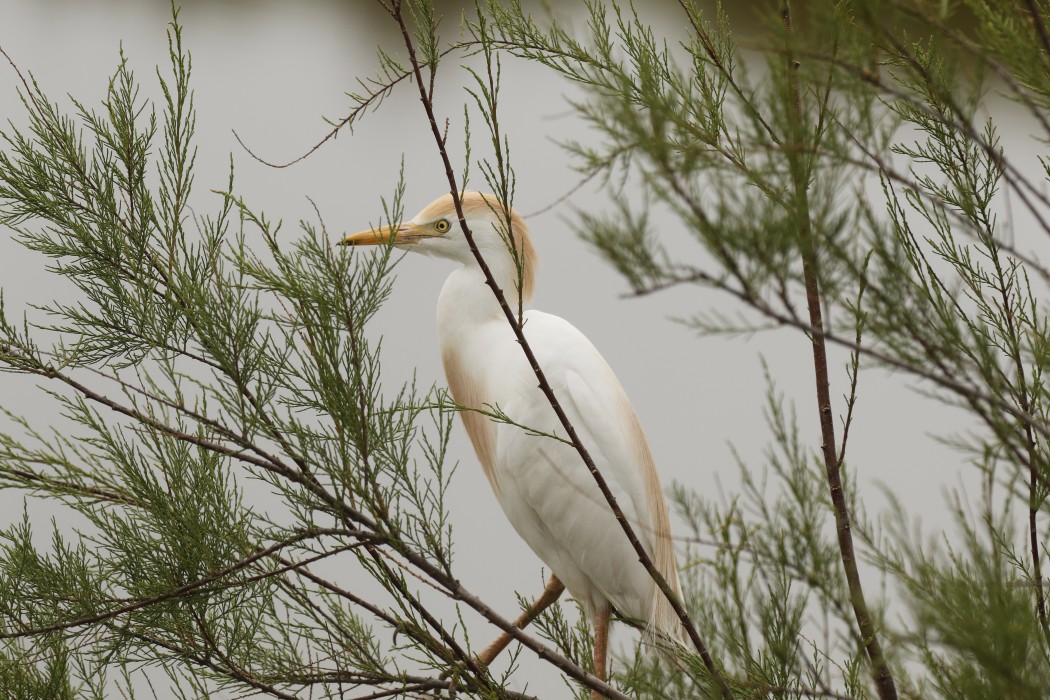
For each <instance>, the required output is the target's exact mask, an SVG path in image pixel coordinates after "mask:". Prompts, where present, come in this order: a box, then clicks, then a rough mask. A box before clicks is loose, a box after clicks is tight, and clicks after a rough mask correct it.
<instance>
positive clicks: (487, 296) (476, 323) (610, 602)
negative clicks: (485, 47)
mask: <svg viewBox="0 0 1050 700" xmlns="http://www.w3.org/2000/svg"><path fill="white" fill-rule="evenodd" d="M462 209H463V216H464V219H465V221H466V224H467V227H468V228H469V229H470V231H471V233H472V235H473V238H474V241H475V243H476V245H477V247H478V249H479V251H480V252H481V255H482V257H483V258H484V259H485V262H486V264H487V265H488V267H489V269H490V270H491V272H492V275H493V277H494V279H495V281H496V283H497V285H498V286H499V287H500V289H502V290H503V292H504V294H505V295H506V297H507V301H508V303H509V304H510V305H511V307H512V308H513V309H515V311H516V310H517V308H518V305H517V302H518V290H519V289H520V291H521V301H522V302H523V303H524V305H525V308H527V309H528V310H526V311H525V313H524V333H525V337H526V339H527V340H528V343H529V345H530V346H531V347H532V350H533V352H534V353H535V355H536V358H537V360H538V362H539V365H540V367H541V368H542V369H543V372H544V373H545V374H546V377H547V380H548V381H549V383H550V385H551V387H552V388H553V390H554V394H555V396H556V397H557V398H558V400H559V401H560V403H561V405H562V407H563V408H564V410H565V413H566V414H567V415H568V417H569V419H570V421H571V422H572V424H573V426H574V427H575V429H576V432H577V434H578V436H579V438H580V440H581V441H582V443H583V445H584V446H585V447H586V448H587V450H588V451H589V452H590V454H591V456H592V458H593V459H594V462H595V464H596V466H597V467H598V469H599V470H600V472H601V474H602V475H603V477H604V478H605V480H606V481H607V482H608V485H609V488H610V489H611V490H612V492H613V494H614V496H615V497H616V500H617V501H618V503H619V505H620V508H621V509H622V511H623V513H624V515H625V516H626V517H627V520H628V522H629V523H630V524H631V526H632V528H633V529H634V531H635V533H636V534H637V536H638V538H639V540H640V541H641V543H642V545H643V547H644V548H645V551H646V553H647V554H648V555H649V557H650V559H651V560H652V561H653V563H654V564H655V566H656V569H657V570H658V571H659V572H660V573H661V574H662V576H663V577H664V579H665V580H666V581H667V582H668V584H669V585H670V587H671V588H672V590H674V591H675V593H676V594H677V595H678V596H679V599H681V591H680V588H679V584H678V573H677V570H676V568H675V562H674V549H673V546H672V541H671V528H670V522H669V519H668V514H667V503H666V501H665V500H664V495H663V491H662V489H661V486H660V477H659V475H658V474H657V471H656V466H655V465H654V463H653V457H652V453H651V451H650V449H649V444H648V441H647V440H646V437H645V433H644V432H643V430H642V427H641V424H640V423H639V421H638V417H637V416H636V415H635V412H634V408H633V407H632V406H631V403H630V401H629V400H628V398H627V394H626V393H625V392H624V389H623V387H622V386H621V385H620V382H619V380H617V378H616V375H615V374H614V373H613V371H612V369H611V368H610V367H609V365H608V364H607V363H606V361H605V359H604V358H603V357H602V356H601V354H600V353H599V352H598V350H597V349H596V348H595V347H594V345H592V344H591V342H590V341H589V340H588V339H587V338H586V336H584V335H583V333H581V332H580V331H579V330H577V329H576V328H575V327H574V326H572V325H571V324H570V323H569V322H567V321H565V320H564V319H561V318H559V317H557V316H552V315H551V314H546V313H543V312H541V311H537V310H535V309H529V308H528V304H529V301H530V300H531V299H532V295H533V285H534V280H535V273H536V253H535V250H534V248H533V245H532V242H531V241H530V239H529V233H528V229H527V227H526V226H525V222H524V221H523V220H522V219H521V217H520V216H518V214H517V213H514V212H513V211H512V212H511V214H510V216H509V217H508V216H507V214H506V212H505V209H504V208H503V206H502V205H501V204H500V203H499V200H498V199H497V198H496V197H495V196H493V195H490V194H481V193H478V192H466V193H464V194H463V196H462ZM508 220H509V236H508V235H507V233H508ZM343 243H344V244H346V245H376V244H384V243H390V244H392V245H394V246H397V247H399V248H404V249H406V250H410V251H413V252H417V253H424V254H426V255H431V256H435V257H441V258H448V259H450V260H452V261H454V262H457V263H459V264H460V265H461V267H459V268H458V269H457V270H455V271H454V272H453V273H452V274H451V275H450V276H449V278H448V280H447V281H446V282H445V286H444V287H443V288H442V290H441V295H440V296H439V297H438V305H437V328H438V340H439V343H440V346H441V359H442V362H443V364H444V367H445V376H446V378H447V380H448V386H449V390H450V391H451V393H452V397H453V399H455V401H456V403H457V404H459V405H460V406H462V407H464V409H466V410H463V411H461V412H460V416H461V417H462V418H463V424H464V426H465V427H466V430H467V434H468V435H469V436H470V440H471V442H472V443H473V445H474V450H475V452H476V453H477V456H478V460H479V461H480V462H481V466H482V469H483V470H484V472H485V476H486V477H488V480H489V483H490V484H491V486H492V490H493V491H494V492H495V495H496V498H497V499H498V501H499V504H500V506H502V508H503V512H504V513H505V514H506V516H507V519H508V520H510V522H511V525H513V526H514V529H515V530H516V531H517V532H518V534H519V535H520V536H521V537H522V539H524V540H525V542H526V543H527V544H528V545H529V547H531V548H532V551H533V552H535V553H536V555H537V556H538V557H539V558H540V559H542V560H543V562H544V563H545V564H546V565H547V566H548V567H550V570H551V571H552V572H553V574H554V577H552V580H551V583H550V584H549V585H548V588H547V590H546V591H545V593H544V596H543V597H542V598H541V599H540V601H538V602H537V604H536V605H534V607H533V609H532V610H531V611H530V613H531V615H530V614H529V613H526V614H525V615H523V616H522V618H519V620H518V622H517V624H519V625H520V626H524V625H525V624H528V622H529V621H530V620H531V619H532V617H534V616H535V614H538V612H539V609H542V607H546V605H549V604H550V603H551V602H553V601H554V600H555V599H557V597H558V595H559V594H560V593H561V588H562V587H561V584H559V583H558V580H560V581H561V583H564V587H565V588H567V589H568V590H569V593H570V594H571V595H572V596H573V597H574V598H576V599H577V600H578V601H579V602H580V603H582V605H583V608H584V612H585V614H586V615H587V617H588V618H589V619H590V620H591V622H592V623H593V625H594V629H595V646H594V667H595V673H596V675H598V676H599V677H600V678H601V679H602V680H605V679H606V676H607V674H606V657H607V644H608V624H609V613H610V609H611V608H615V609H616V610H617V611H618V612H619V613H620V614H621V615H622V616H625V617H628V618H633V619H636V620H639V621H641V623H642V624H643V625H645V626H646V627H647V629H648V632H649V633H650V635H654V636H655V635H664V636H666V637H669V638H671V639H673V640H678V639H681V638H682V628H681V624H680V622H679V620H678V617H677V616H676V614H675V612H674V610H673V608H672V607H671V605H670V604H669V603H668V601H667V599H666V598H665V597H664V595H663V594H662V592H661V591H660V589H659V588H658V587H657V586H656V584H655V583H654V582H653V580H652V578H651V577H650V576H649V574H648V572H647V571H646V570H645V568H644V567H643V566H642V564H641V563H640V561H639V557H638V555H637V553H636V552H635V550H634V548H633V547H632V546H631V544H630V542H629V541H628V539H627V536H626V535H625V533H624V532H623V530H622V528H621V527H620V525H619V524H618V523H617V522H616V520H615V517H614V515H613V513H612V510H611V508H610V507H609V505H608V504H607V502H606V500H605V498H604V497H603V495H602V493H601V491H600V490H599V488H598V486H597V484H596V483H595V480H594V477H593V476H592V475H591V474H590V472H589V471H588V469H587V467H586V465H585V464H584V463H583V461H582V459H581V458H580V455H579V454H578V453H577V452H576V450H575V449H574V448H573V447H572V446H571V445H568V444H566V443H565V442H562V441H559V440H554V439H551V438H550V437H542V436H538V435H537V434H536V433H547V434H548V435H549V434H557V435H562V436H564V434H565V431H564V430H563V429H562V426H561V423H560V422H559V420H558V418H557V416H556V415H555V413H554V411H553V409H552V408H551V406H550V403H549V401H548V400H547V398H546V397H545V396H544V394H543V393H542V392H541V391H540V389H539V388H538V387H537V381H536V376H535V374H534V373H533V370H532V369H531V367H530V366H529V363H528V361H527V360H526V357H525V354H524V353H523V352H522V348H521V347H520V346H519V344H518V342H517V340H516V338H515V335H514V332H513V329H512V328H511V326H510V324H509V323H508V321H507V318H506V316H505V314H504V313H503V311H502V310H501V308H500V306H499V304H498V302H497V300H496V298H495V296H494V295H493V293H492V291H491V290H490V289H489V288H488V287H487V286H486V284H485V277H484V274H483V273H482V269H481V267H480V266H479V264H478V262H477V260H476V259H475V258H474V255H473V254H472V253H471V251H470V248H469V246H468V244H467V240H466V237H465V236H464V234H463V232H462V229H461V227H460V224H459V217H458V215H457V214H456V209H455V205H454V202H453V199H452V196H451V195H448V194H446V195H444V196H442V197H439V198H438V199H436V200H434V201H433V202H431V203H430V204H429V205H427V206H426V207H425V208H424V209H423V210H422V211H421V212H419V214H417V215H416V216H415V218H413V219H412V220H411V221H408V222H404V223H402V224H401V225H400V226H398V227H397V228H396V229H391V227H381V228H377V229H372V230H369V231H362V232H360V233H355V234H351V235H349V236H347V237H346V238H345V239H344V240H343ZM470 409H476V410H470ZM494 410H498V412H500V413H501V414H503V415H504V416H506V417H507V418H509V419H510V420H511V421H513V423H515V424H517V425H513V424H510V423H509V422H507V421H506V420H503V421H499V420H494V419H492V418H491V417H490V416H491V414H492V413H493V412H494ZM482 411H483V412H484V413H482ZM485 414H489V415H485ZM520 426H527V427H528V428H530V429H532V430H531V431H529V430H525V429H523V428H522V427H520ZM540 606H542V607H540ZM537 608H538V609H537ZM507 641H509V637H506V636H505V637H504V638H501V640H497V641H496V642H494V643H493V645H492V646H491V647H490V648H489V649H487V650H486V651H485V652H483V654H482V655H481V657H480V658H481V659H482V660H483V661H484V662H486V663H487V662H490V661H491V658H492V657H494V656H495V654H496V653H498V652H499V650H500V649H502V648H503V646H505V645H506V643H507Z"/></svg>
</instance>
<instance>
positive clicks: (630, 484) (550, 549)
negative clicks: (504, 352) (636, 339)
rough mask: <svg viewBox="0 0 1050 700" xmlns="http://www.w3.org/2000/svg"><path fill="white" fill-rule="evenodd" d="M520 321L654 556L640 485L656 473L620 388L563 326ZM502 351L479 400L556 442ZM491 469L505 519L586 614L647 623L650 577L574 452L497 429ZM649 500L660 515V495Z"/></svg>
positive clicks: (523, 373) (533, 394)
mask: <svg viewBox="0 0 1050 700" xmlns="http://www.w3.org/2000/svg"><path fill="white" fill-rule="evenodd" d="M526 318H527V320H526V324H525V330H526V336H527V338H528V340H529V343H530V345H531V346H532V348H533V351H534V352H535V353H536V356H537V359H538V361H539V363H540V366H541V367H542V368H543V370H544V372H545V374H546V376H547V379H548V380H549V382H550V384H551V386H552V388H553V389H554V392H555V394H556V396H557V397H558V399H559V401H560V402H561V404H562V407H563V409H564V410H565V412H566V414H567V415H568V418H569V420H570V421H571V422H572V424H573V426H574V427H575V429H576V432H577V434H578V436H579V438H580V440H581V441H582V442H583V444H584V446H585V447H586V448H587V450H588V451H589V452H590V454H591V457H592V458H593V460H594V462H595V465H596V466H597V467H598V469H599V471H600V472H601V473H602V475H603V477H604V478H605V481H606V482H607V483H608V485H609V488H610V490H611V491H612V493H613V495H614V496H615V497H616V500H617V502H618V504H619V506H620V508H621V510H622V511H623V513H624V515H625V516H626V517H627V519H628V521H629V522H630V523H631V525H632V527H633V529H634V531H635V532H636V533H637V535H638V537H639V539H640V540H641V542H642V543H643V546H644V547H645V549H646V550H647V552H648V553H649V555H650V557H653V556H654V553H655V552H656V544H657V539H658V534H657V533H656V532H654V523H658V520H657V519H656V518H655V517H654V513H653V497H652V494H651V490H652V485H651V484H649V485H648V486H647V482H646V480H647V478H655V476H649V475H647V474H646V468H647V466H646V465H648V468H649V469H650V470H651V457H650V456H649V449H648V445H647V444H645V438H644V435H643V434H642V433H641V430H640V428H639V427H638V422H637V418H636V417H635V415H634V410H633V408H632V407H631V405H630V403H629V401H628V400H627V397H626V394H625V393H624V391H623V388H622V387H621V385H620V383H619V381H618V380H617V378H616V376H615V375H614V374H613V372H612V370H611V369H610V368H609V366H608V364H607V363H606V362H605V360H604V358H602V356H601V354H600V353H599V352H598V351H597V349H595V347H594V346H593V345H592V344H591V343H590V341H589V340H587V338H586V337H585V336H584V335H583V334H582V333H580V332H579V331H578V330H577V329H576V328H575V327H573V326H572V325H571V324H569V323H568V322H567V321H565V320H563V319H561V318H558V317H556V316H551V315H549V314H544V313H541V312H537V311H530V312H528V314H527V317H526ZM500 346H502V347H506V346H505V345H504V344H500ZM489 347H490V348H491V347H493V346H491V345H490V346H489ZM509 350H510V351H513V352H512V353H509V354H508V356H506V357H502V358H499V360H500V362H496V363H493V364H495V365H500V367H499V370H498V371H497V372H496V373H495V374H494V375H490V377H489V378H488V382H487V384H488V387H487V388H488V389H490V391H491V393H490V392H486V393H487V394H488V395H489V396H492V397H493V398H495V399H496V402H497V404H498V405H499V407H500V409H502V410H503V411H504V412H505V413H506V414H507V415H508V416H509V417H510V418H511V419H512V420H514V421H515V422H517V423H519V424H522V425H526V426H530V427H532V428H535V429H537V430H540V431H543V432H548V433H554V434H557V435H560V436H563V437H564V435H565V432H564V430H563V429H562V428H561V425H560V423H559V421H558V420H557V417H556V415H555V414H554V412H553V410H552V409H551V408H550V405H549V403H548V402H547V400H546V398H545V397H544V396H543V395H542V393H541V392H540V390H539V389H538V388H537V387H536V379H535V376H534V375H533V374H532V370H531V369H530V368H529V367H528V365H527V364H526V363H525V362H524V360H523V359H521V360H517V359H516V358H515V355H514V353H516V357H517V358H521V357H522V353H521V350H520V348H518V347H517V346H516V344H515V345H514V346H513V347H510V348H509ZM639 443H640V444H639ZM646 460H648V462H646ZM494 470H495V472H496V478H497V479H498V482H499V493H498V496H499V499H500V502H501V505H502V506H503V508H504V511H505V512H506V514H507V517H508V518H509V519H510V521H511V523H512V524H513V525H514V527H515V529H516V530H517V531H518V533H519V534H520V535H521V536H522V538H523V539H525V541H526V542H527V543H528V544H529V545H530V547H532V549H533V551H535V552H536V554H537V555H538V556H539V557H540V558H541V559H543V560H544V562H545V563H546V564H547V565H548V566H550V568H551V570H552V571H553V572H554V573H555V574H556V575H557V576H558V578H560V579H561V580H562V582H563V583H564V584H565V585H566V587H567V588H568V589H569V592H570V593H572V594H573V596H574V597H576V598H577V599H579V600H580V601H581V602H583V603H584V605H585V607H586V608H587V609H588V612H589V613H592V612H593V611H594V608H595V607H596V606H601V605H604V600H606V599H607V600H609V601H610V602H612V604H613V605H614V606H616V608H617V609H618V610H619V611H620V612H621V613H622V614H625V615H628V616H631V617H635V618H640V619H643V620H649V619H650V618H651V615H652V583H651V580H650V578H649V575H648V574H647V572H646V571H645V569H644V568H643V567H642V565H641V564H640V563H639V561H638V556H637V554H636V553H635V551H634V549H633V547H632V546H631V544H630V542H629V541H628V539H627V537H626V535H625V534H624V532H623V530H622V528H621V527H620V525H619V524H618V523H617V522H616V520H615V518H614V516H613V514H612V511H611V509H610V508H609V506H608V504H607V502H606V500H605V498H604V496H603V495H602V493H601V491H600V490H599V488H598V486H597V484H596V483H595V481H594V477H593V476H592V475H591V474H590V472H589V471H588V470H587V468H586V465H584V463H583V461H582V460H581V458H580V456H579V455H578V454H577V452H576V450H575V449H574V448H573V447H572V446H570V445H566V444H565V443H563V442H559V441H556V440H552V439H550V438H545V437H539V436H535V435H529V434H528V433H527V432H526V431H524V430H522V429H521V428H518V427H515V426H510V425H506V424H502V425H499V426H498V427H497V429H496V444H495V459H494ZM656 488H657V491H658V489H659V487H658V485H657V487H656ZM647 489H649V491H647ZM657 497H658V498H659V499H661V500H660V505H661V508H662V494H659V493H657ZM663 520H664V523H666V513H665V512H664V516H663ZM672 566H673V565H672Z"/></svg>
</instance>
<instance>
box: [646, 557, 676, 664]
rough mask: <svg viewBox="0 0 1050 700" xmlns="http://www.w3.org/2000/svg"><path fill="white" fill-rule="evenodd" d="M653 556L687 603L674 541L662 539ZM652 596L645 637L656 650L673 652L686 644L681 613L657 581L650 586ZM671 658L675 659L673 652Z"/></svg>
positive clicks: (671, 584)
mask: <svg viewBox="0 0 1050 700" xmlns="http://www.w3.org/2000/svg"><path fill="white" fill-rule="evenodd" d="M653 555H654V556H653V564H654V566H655V567H656V570H657V571H659V572H660V575H661V576H663V578H664V580H665V581H666V582H667V585H668V586H669V587H670V588H671V590H672V591H673V592H674V595H675V597H676V598H677V599H678V600H679V602H682V603H683V604H684V601H683V599H682V587H681V585H680V584H679V582H678V567H677V566H675V561H674V545H673V543H672V541H671V538H670V537H660V538H658V539H657V544H656V551H655V552H654V553H653ZM649 595H650V605H649V610H650V614H649V621H648V622H649V624H648V627H647V629H646V634H645V637H646V638H647V639H648V643H649V644H650V645H651V646H653V647H654V648H656V649H661V650H664V651H666V652H673V647H674V646H676V645H679V646H681V645H685V644H686V632H685V627H683V625H682V621H681V619H680V618H679V617H678V613H676V612H675V610H674V606H672V605H671V601H670V600H668V599H667V596H666V595H664V592H663V591H662V590H660V587H659V586H658V585H656V581H652V582H651V583H650V589H649ZM671 655H672V656H673V653H671Z"/></svg>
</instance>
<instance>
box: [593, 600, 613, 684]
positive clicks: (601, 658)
mask: <svg viewBox="0 0 1050 700" xmlns="http://www.w3.org/2000/svg"><path fill="white" fill-rule="evenodd" d="M608 658H609V606H608V605H606V606H604V607H601V608H598V609H597V610H595V611H594V675H595V676H597V677H598V680H600V681H602V682H603V683H604V682H605V681H607V680H609V674H608V668H607V666H606V662H607V661H608ZM603 697H605V696H604V695H603V694H601V693H599V692H598V691H597V690H592V691H591V700H596V699H597V698H603Z"/></svg>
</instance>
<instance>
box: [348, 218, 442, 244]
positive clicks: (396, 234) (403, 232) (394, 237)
mask: <svg viewBox="0 0 1050 700" xmlns="http://www.w3.org/2000/svg"><path fill="white" fill-rule="evenodd" d="M432 235H434V234H432V233H428V232H427V231H426V229H418V228H416V227H415V226H413V225H412V224H410V223H404V224H401V225H400V226H398V227H397V228H396V229H395V228H392V227H390V226H380V227H379V228H373V229H369V230H368V231H360V232H358V233H351V234H350V235H348V236H347V237H346V238H344V239H343V240H341V241H339V245H387V244H392V245H397V244H399V243H411V242H413V241H417V240H419V239H420V238H425V237H427V236H432Z"/></svg>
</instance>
